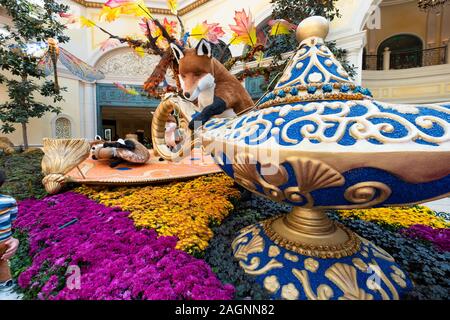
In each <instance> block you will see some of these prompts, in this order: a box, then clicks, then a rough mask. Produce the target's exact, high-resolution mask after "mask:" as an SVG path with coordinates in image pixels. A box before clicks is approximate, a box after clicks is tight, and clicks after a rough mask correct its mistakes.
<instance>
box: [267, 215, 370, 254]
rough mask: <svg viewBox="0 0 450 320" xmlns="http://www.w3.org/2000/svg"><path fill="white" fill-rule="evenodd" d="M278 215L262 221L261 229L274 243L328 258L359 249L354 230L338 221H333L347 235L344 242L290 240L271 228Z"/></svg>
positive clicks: (300, 252)
mask: <svg viewBox="0 0 450 320" xmlns="http://www.w3.org/2000/svg"><path fill="white" fill-rule="evenodd" d="M279 218H280V217H274V218H271V219H268V220H266V221H264V222H263V224H262V226H263V230H264V232H265V233H266V235H267V236H268V237H269V239H270V240H272V241H273V242H274V243H275V244H277V245H279V246H281V247H283V248H285V249H287V250H290V251H294V252H296V253H299V254H301V255H307V256H311V257H316V258H321V259H330V258H343V257H348V256H351V255H354V254H355V253H356V252H358V251H359V248H360V245H361V241H360V239H359V238H358V237H357V236H356V234H355V233H354V232H352V231H351V230H350V229H348V228H346V227H345V226H343V225H342V224H340V223H337V222H334V221H333V224H334V225H335V227H336V228H339V229H342V230H343V231H344V232H345V233H346V234H347V236H348V238H349V240H347V241H346V242H344V243H336V244H332V245H313V244H307V243H303V242H299V241H292V240H288V239H286V238H284V237H283V236H282V235H280V234H279V233H277V232H276V231H274V230H273V228H272V223H273V222H274V221H275V220H277V219H279Z"/></svg>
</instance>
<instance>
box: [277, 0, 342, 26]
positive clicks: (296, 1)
mask: <svg viewBox="0 0 450 320" xmlns="http://www.w3.org/2000/svg"><path fill="white" fill-rule="evenodd" d="M337 1H338V0H322V1H317V0H271V1H270V2H271V3H272V4H273V5H274V10H273V13H272V15H273V17H274V18H275V19H286V20H289V21H291V22H292V23H295V24H298V23H300V21H302V20H303V19H306V18H308V17H310V16H323V17H325V18H327V19H328V20H333V19H334V18H339V9H337V8H336V7H335V5H336V3H337Z"/></svg>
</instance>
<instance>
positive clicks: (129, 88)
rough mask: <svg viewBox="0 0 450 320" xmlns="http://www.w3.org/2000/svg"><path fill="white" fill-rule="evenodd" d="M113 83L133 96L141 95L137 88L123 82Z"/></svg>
mask: <svg viewBox="0 0 450 320" xmlns="http://www.w3.org/2000/svg"><path fill="white" fill-rule="evenodd" d="M113 84H114V85H115V86H116V87H117V88H118V89H119V90H120V91H123V92H125V93H126V94H131V95H132V96H138V95H139V92H138V91H137V90H136V89H135V88H133V87H130V86H125V85H123V84H121V83H118V82H114V83H113Z"/></svg>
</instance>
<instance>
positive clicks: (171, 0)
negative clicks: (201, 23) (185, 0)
mask: <svg viewBox="0 0 450 320" xmlns="http://www.w3.org/2000/svg"><path fill="white" fill-rule="evenodd" d="M167 6H168V7H169V9H170V12H172V14H174V15H177V14H178V1H177V0H167Z"/></svg>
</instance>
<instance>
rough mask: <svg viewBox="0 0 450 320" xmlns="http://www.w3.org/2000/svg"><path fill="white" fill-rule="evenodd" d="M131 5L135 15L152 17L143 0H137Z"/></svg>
mask: <svg viewBox="0 0 450 320" xmlns="http://www.w3.org/2000/svg"><path fill="white" fill-rule="evenodd" d="M131 5H132V6H134V12H133V14H134V15H135V16H136V17H147V18H150V19H153V17H152V14H151V13H150V10H149V9H148V8H147V6H146V5H145V3H144V0H137V1H136V2H135V3H132V4H131Z"/></svg>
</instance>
